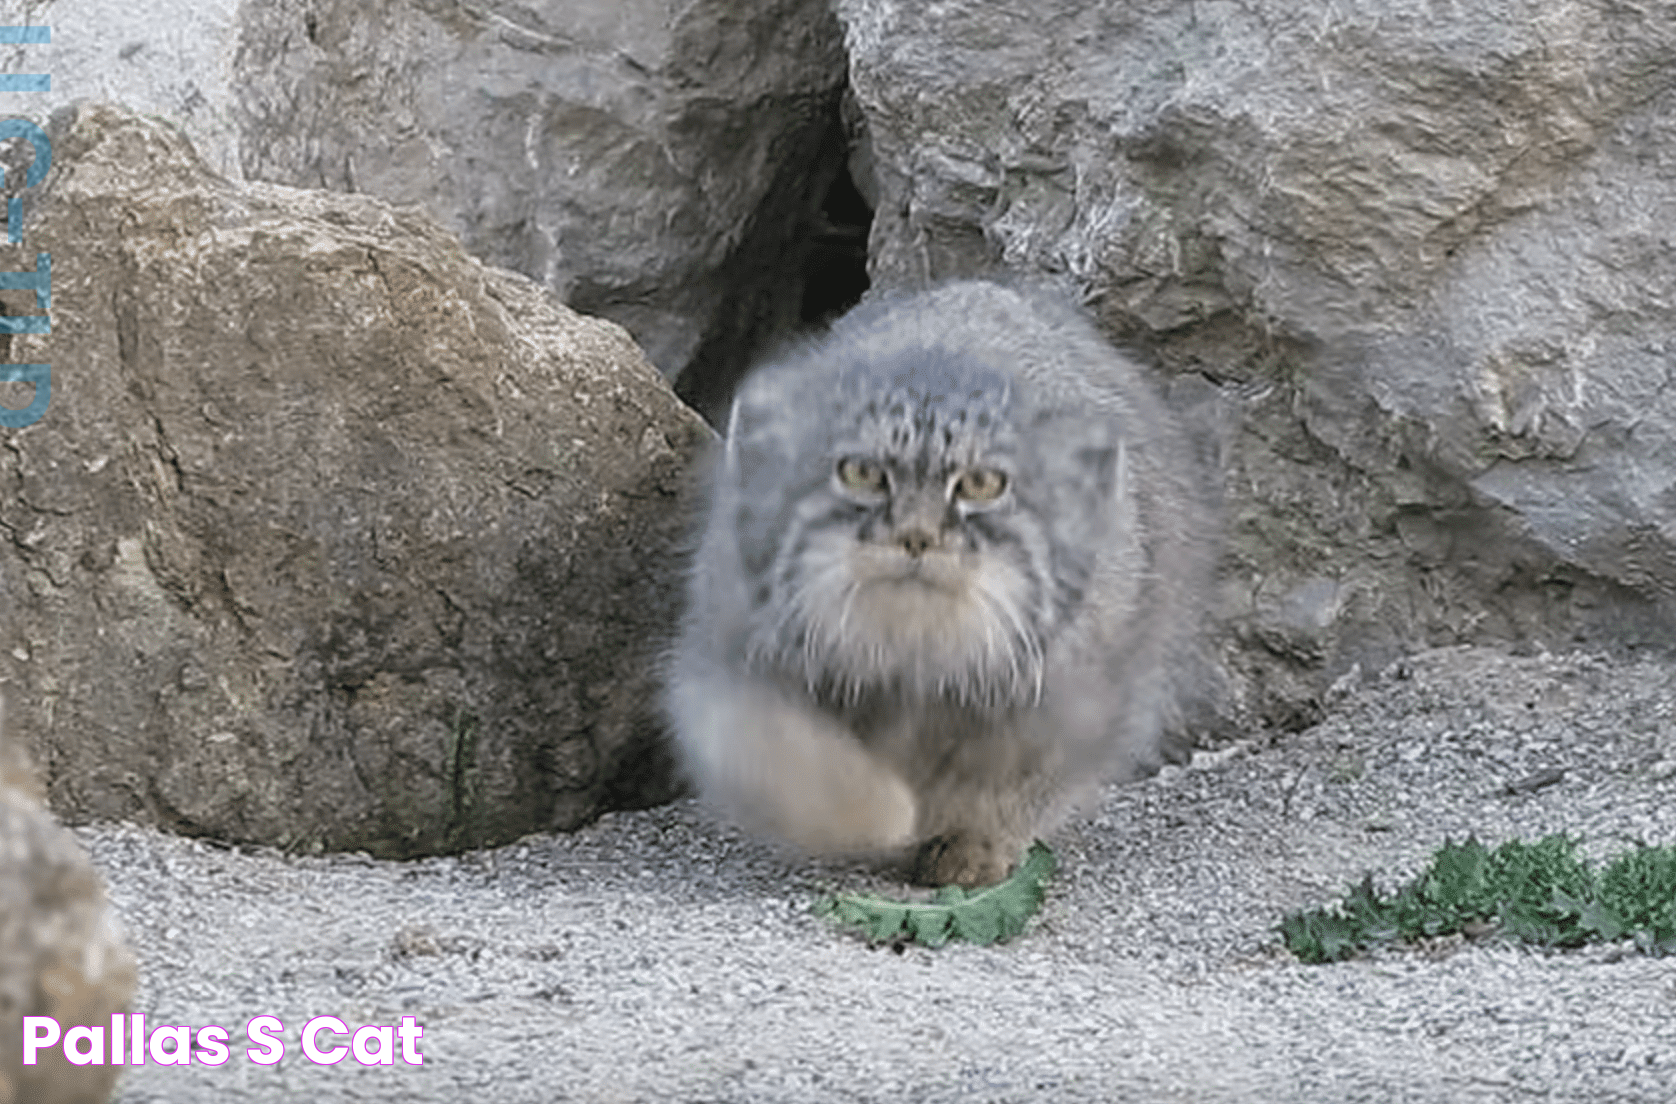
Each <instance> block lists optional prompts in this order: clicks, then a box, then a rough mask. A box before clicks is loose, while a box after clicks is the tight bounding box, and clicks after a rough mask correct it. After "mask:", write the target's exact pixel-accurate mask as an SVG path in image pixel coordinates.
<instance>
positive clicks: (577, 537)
mask: <svg viewBox="0 0 1676 1104" xmlns="http://www.w3.org/2000/svg"><path fill="white" fill-rule="evenodd" d="M52 145H53V157H54V165H53V170H52V175H51V176H50V177H49V179H48V180H47V182H46V184H45V186H44V187H45V196H44V198H43V200H42V201H41V203H40V206H39V207H38V208H37V211H36V214H35V217H33V218H32V219H31V220H30V221H29V222H28V224H27V229H26V232H25V234H24V241H23V245H24V247H26V248H27V249H29V250H30V251H35V250H41V251H48V252H50V253H51V254H52V258H53V260H52V273H53V281H54V288H53V301H52V333H51V334H50V335H38V336H37V335H20V336H16V337H12V338H10V348H9V349H7V350H4V351H5V352H7V354H8V355H7V356H6V357H5V358H4V359H7V360H11V361H28V362H51V363H52V365H53V391H52V400H51V404H50V407H49V409H48V411H47V413H46V415H45V417H43V418H42V419H41V420H40V421H38V422H36V423H35V424H33V425H31V426H28V427H27V428H24V429H21V430H10V431H7V435H6V437H5V438H4V447H3V448H0V536H3V537H4V538H5V539H4V542H3V543H0V646H3V654H0V681H5V682H6V684H7V685H9V686H10V687H13V688H14V691H13V693H12V694H11V702H12V716H13V723H14V725H15V726H16V728H17V730H18V731H19V733H20V734H21V735H22V736H24V737H26V738H27V740H28V741H29V742H30V744H31V745H32V746H33V747H34V749H35V751H36V755H37V760H38V761H39V762H40V763H41V765H42V767H43V769H44V774H45V777H46V780H47V784H48V787H49V796H50V799H51V802H52V804H53V806H54V808H55V809H56V810H58V811H59V813H60V814H61V815H63V816H65V817H67V818H70V819H81V818H89V817H119V818H132V819H137V820H144V821H150V822H154V823H158V824H161V825H163V826H165V827H172V828H175V829H177V830H184V831H189V832H193V833H209V834H215V835H217V836H221V837H223V838H228V839H235V840H254V841H264V842H268V843H275V844H280V845H284V846H290V847H311V846H327V847H333V848H365V849H368V850H370V851H373V852H375V853H379V854H386V855H404V854H411V853H416V852H425V851H434V850H441V849H452V848H458V847H464V846H470V845H474V844H477V843H480V842H481V843H486V842H491V841H497V840H506V839H509V838H515V837H516V836H518V835H520V834H522V833H525V832H530V831H535V830H539V829H547V828H565V827H571V826H574V825H576V824H578V823H580V822H582V821H584V820H585V819H587V818H588V817H590V816H591V815H593V814H594V813H596V812H598V811H599V810H600V809H601V808H604V807H608V806H615V805H622V804H641V803H645V802H650V801H655V800H661V799H664V798H667V797H668V796H669V794H670V793H671V792H672V783H671V778H670V774H669V766H668V762H667V760H666V759H665V758H664V756H663V755H662V753H661V752H660V751H659V750H658V749H659V747H660V744H659V743H658V739H657V737H658V726H657V722H656V719H655V713H654V710H653V708H652V704H651V703H652V698H653V690H652V687H653V667H654V663H655V657H656V654H657V649H658V647H659V642H660V640H661V639H662V638H663V636H664V634H665V633H666V632H667V631H668V630H669V628H670V625H671V622H672V620H673V616H674V615H673V608H674V603H675V601H676V595H675V585H674V578H675V574H674V572H673V571H672V569H671V566H670V564H669V563H668V560H669V558H670V556H671V550H672V548H673V546H674V544H675V542H676V541H677V540H678V538H679V534H680V532H681V529H682V517H681V515H680V511H679V510H676V509H673V508H672V506H673V503H674V502H675V498H676V495H677V493H678V490H679V484H680V482H681V473H682V471H683V470H684V469H685V468H686V467H687V465H688V463H689V462H690V460H691V458H692V456H693V455H694V453H695V451H696V450H697V449H699V448H700V447H702V445H703V444H704V442H705V441H706V440H707V438H708V436H709V432H708V430H707V429H705V427H704V426H703V423H702V422H701V421H700V420H699V419H698V418H697V417H696V416H695V415H694V414H693V413H692V412H691V411H690V410H687V409H686V408H685V407H683V406H682V405H681V404H680V403H679V401H678V400H677V399H675V397H674V396H673V395H672V394H671V393H670V391H669V390H668V388H667V387H666V386H665V385H664V384H663V382H662V381H661V380H660V379H659V378H658V376H657V373H656V372H655V370H654V369H653V368H652V367H651V365H649V364H647V363H646V361H645V360H644V359H643V358H642V357H641V355H640V353H639V351H638V350H637V349H636V348H635V347H634V345H633V343H632V342H631V341H630V340H629V339H628V337H627V335H626V334H624V333H623V332H622V331H621V330H620V329H618V328H617V327H615V326H612V325H610V324H607V323H601V322H597V321H594V320H590V319H585V318H582V317H580V316H578V315H576V314H574V313H572V312H571V311H569V310H567V309H565V308H563V307H562V306H560V305H558V304H556V303H555V302H553V301H552V299H551V297H549V296H548V295H547V294H545V293H544V292H543V291H542V290H541V289H539V288H538V287H536V286H534V285H533V284H531V283H530V282H529V281H527V280H525V279H524V278H522V277H519V276H516V275H514V274H511V273H506V272H501V271H497V270H494V269H490V268H487V267H485V266H483V265H482V264H480V263H478V262H477V261H474V260H472V259H471V258H469V257H468V256H466V254H465V253H464V252H463V251H462V249H461V248H460V246H459V243H458V241H457V240H456V239H455V238H454V237H453V236H452V235H450V234H448V233H447V232H446V231H444V230H443V229H442V228H440V227H439V226H437V225H436V224H435V223H434V222H433V221H432V220H431V219H430V218H428V217H427V216H425V215H424V214H423V213H422V212H420V211H418V210H416V209H393V208H391V207H389V206H387V205H385V204H383V203H380V202H378V201H375V200H371V199H368V198H364V197H358V196H344V195H334V194H330V193H324V192H304V191H297V190H293V189H289V188H283V187H278V186H272V185H260V184H250V185H233V184H230V183H228V182H227V181H225V180H223V179H221V178H219V177H217V176H215V175H213V174H212V173H210V172H209V171H208V170H207V169H206V168H205V167H204V165H203V164H202V163H201V162H200V161H199V160H198V159H197V158H196V157H195V156H194V154H193V152H192V150H191V147H190V146H189V145H188V143H187V142H186V141H185V140H184V139H183V138H182V137H181V136H180V135H179V134H178V133H177V132H175V131H173V130H172V129H171V128H169V127H168V126H167V125H166V124H163V123H161V122H158V121H154V120H147V119H142V118H139V117H137V116H133V115H130V114H127V113H124V112H120V111H117V110H115V109H110V108H103V107H81V108H76V109H71V110H69V111H67V112H65V113H62V114H60V115H59V116H57V117H55V119H54V126H53V128H52ZM29 294H30V293H27V292H8V293H6V296H7V300H6V301H7V304H8V306H9V307H10V308H11V310H12V313H23V312H24V311H25V310H26V309H27V310H33V309H34V308H33V307H32V306H29V305H27V301H28V299H29ZM12 405H18V404H17V403H16V402H15V401H14V402H13V403H12Z"/></svg>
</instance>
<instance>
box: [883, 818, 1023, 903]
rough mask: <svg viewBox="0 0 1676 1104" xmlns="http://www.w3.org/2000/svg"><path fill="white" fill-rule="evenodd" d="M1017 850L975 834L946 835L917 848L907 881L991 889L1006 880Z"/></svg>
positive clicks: (1014, 861) (1014, 862) (1018, 850)
mask: <svg viewBox="0 0 1676 1104" xmlns="http://www.w3.org/2000/svg"><path fill="white" fill-rule="evenodd" d="M1020 851H1021V848H1020V847H1019V846H1018V845H1017V844H1015V843H1014V842H1013V841H1011V840H1003V839H1000V838H997V837H995V836H985V835H979V834H978V833H976V832H958V831H957V832H946V833H944V834H943V835H940V836H932V837H931V838H930V839H928V840H926V841H925V842H924V843H922V844H920V846H919V850H918V851H917V852H916V853H915V854H914V857H913V860H912V861H911V862H910V863H909V871H908V877H909V878H910V879H912V880H913V881H915V882H917V883H919V884H920V885H928V886H944V885H959V886H965V887H966V888H967V889H971V888H973V887H975V886H986V885H994V884H995V883H997V882H1004V881H1006V880H1007V875H1008V874H1011V873H1012V869H1013V866H1014V864H1016V863H1017V861H1018V857H1019V853H1020Z"/></svg>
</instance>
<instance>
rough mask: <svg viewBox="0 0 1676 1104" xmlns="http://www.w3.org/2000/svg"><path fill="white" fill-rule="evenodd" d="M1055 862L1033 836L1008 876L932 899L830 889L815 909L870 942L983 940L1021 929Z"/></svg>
mask: <svg viewBox="0 0 1676 1104" xmlns="http://www.w3.org/2000/svg"><path fill="white" fill-rule="evenodd" d="M1057 865H1058V864H1057V863H1056V861H1055V860H1054V857H1053V852H1052V851H1050V850H1049V849H1048V847H1047V845H1046V844H1044V843H1042V842H1041V841H1040V840H1038V841H1037V842H1036V843H1034V844H1032V845H1031V846H1030V850H1029V852H1028V853H1027V854H1026V855H1025V856H1024V861H1023V862H1021V863H1019V864H1018V869H1016V870H1014V871H1013V874H1012V877H1010V878H1008V879H1007V880H1006V881H1004V882H1000V883H998V884H996V885H992V886H984V887H983V888H981V889H974V890H965V889H962V888H961V887H959V886H954V885H950V886H944V887H943V888H941V889H939V890H938V891H937V897H936V900H935V901H931V902H928V903H924V904H921V903H918V902H913V901H891V900H887V899H886V898H883V897H873V896H870V895H866V894H834V895H831V896H827V897H823V898H821V899H820V900H819V901H817V902H815V913H816V915H818V916H822V917H824V918H826V919H828V920H831V921H833V922H834V923H836V924H839V925H842V926H844V927H850V928H856V929H859V930H860V931H862V932H863V933H865V934H866V936H867V938H868V940H869V941H870V942H873V943H912V942H919V943H923V944H924V945H925V946H927V947H941V946H942V945H943V944H945V943H947V942H948V941H949V940H951V939H964V940H965V941H966V942H968V943H976V944H977V945H979V946H987V945H989V944H991V943H996V942H1005V941H1006V940H1008V939H1011V938H1012V937H1013V936H1015V935H1017V934H1018V933H1019V932H1021V931H1023V930H1024V922H1025V921H1026V920H1028V919H1030V917H1031V916H1032V915H1034V914H1035V912H1036V910H1037V909H1039V908H1041V906H1042V894H1043V892H1044V887H1045V886H1046V884H1047V880H1048V878H1050V877H1052V875H1053V871H1054V869H1055V867H1056V866H1057Z"/></svg>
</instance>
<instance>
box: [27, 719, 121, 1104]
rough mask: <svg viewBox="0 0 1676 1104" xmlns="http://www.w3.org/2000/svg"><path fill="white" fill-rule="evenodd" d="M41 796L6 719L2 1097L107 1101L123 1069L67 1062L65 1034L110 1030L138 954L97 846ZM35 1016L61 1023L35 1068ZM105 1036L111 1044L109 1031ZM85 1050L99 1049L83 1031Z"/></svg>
mask: <svg viewBox="0 0 1676 1104" xmlns="http://www.w3.org/2000/svg"><path fill="white" fill-rule="evenodd" d="M40 796H41V795H40V789H39V786H38V784H37V783H36V781H35V779H34V777H33V775H32V773H31V772H30V770H29V766H28V764H27V762H26V761H25V757H24V756H23V754H22V752H21V749H20V748H19V747H18V746H17V743H16V741H9V740H8V739H7V735H6V732H5V729H4V725H3V718H0V1038H4V1039H5V1040H6V1044H5V1045H4V1046H3V1047H0V1101H4V1102H5V1104H97V1102H98V1101H102V1100H104V1099H106V1098H107V1097H108V1096H109V1095H110V1091H111V1086H112V1085H113V1084H114V1083H115V1082H116V1075H117V1073H118V1069H117V1067H115V1066H110V1065H105V1064H103V1063H100V1064H97V1065H85V1066H78V1065H74V1064H72V1063H71V1062H69V1061H67V1060H66V1058H65V1055H64V1051H63V1040H64V1035H65V1034H66V1033H67V1032H69V1030H70V1029H71V1028H72V1027H76V1026H85V1027H92V1028H97V1029H98V1030H100V1031H101V1032H109V1031H110V1025H111V1014H112V1013H115V1012H122V1011H125V1010H126V1009H127V1008H128V1004H129V1000H130V999H131V998H132V997H133V995H134V982H135V970H134V954H133V952H132V951H130V950H129V949H128V947H127V944H126V943H125V941H124V939H123V937H122V935H121V933H120V931H119V929H118V927H117V925H116V922H115V919H114V917H113V916H112V914H111V911H110V908H109V906H108V905H107V903H106V900H105V887H104V883H103V881H102V879H101V878H100V877H99V873H98V871H96V870H94V869H93V864H92V863H90V862H89V861H88V858H87V852H86V851H84V850H83V849H82V846H81V844H79V843H78V842H77V841H76V838H75V836H73V835H71V834H70V833H69V832H68V831H67V830H65V829H64V828H62V827H60V826H59V825H58V824H57V822H55V821H54V820H53V818H52V814H50V813H49V812H47V810H46V809H45V808H43V807H42V805H41V804H40ZM26 1016H47V1017H51V1018H52V1020H53V1021H54V1022H55V1023H56V1024H57V1026H58V1029H59V1034H58V1040H57V1045H54V1046H52V1047H51V1048H50V1049H48V1048H43V1049H40V1050H38V1051H37V1052H36V1054H35V1059H36V1060H35V1062H33V1063H31V1064H30V1065H27V1066H26V1065H24V1064H23V1057H24V1055H23V1040H24V1038H25V1036H24V1031H23V1028H24V1022H23V1021H24V1017H26ZM31 1037H32V1038H37V1039H38V1038H41V1036H39V1035H35V1034H33V1033H32V1034H31ZM101 1042H102V1043H103V1044H104V1045H106V1046H108V1045H109V1037H108V1036H101ZM75 1049H76V1052H77V1053H78V1054H86V1053H87V1052H88V1050H89V1049H90V1047H89V1044H88V1043H87V1042H86V1041H83V1040H81V1039H79V1038H78V1039H77V1041H76V1043H75Z"/></svg>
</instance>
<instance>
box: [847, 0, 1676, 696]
mask: <svg viewBox="0 0 1676 1104" xmlns="http://www.w3.org/2000/svg"><path fill="white" fill-rule="evenodd" d="M836 6H837V10H838V13H839V16H840V19H841V20H842V22H843V23H844V25H845V29H846V35H847V43H848V48H849V51H850V57H851V65H852V82H853V91H854V94H855V96H856V98H857V100H858V101H859V103H860V105H861V107H862V108H863V110H864V112H865V114H866V116H867V123H868V127H869V131H870V135H871V143H872V154H873V157H874V161H875V164H876V173H877V181H876V186H877V191H878V195H879V201H878V211H877V214H876V218H875V221H874V224H873V232H872V242H871V265H872V272H873V275H874V277H875V280H876V281H878V282H884V283H901V282H917V281H920V280H924V279H934V278H942V277H948V276H955V275H962V274H968V273H972V272H979V271H983V270H987V269H990V268H995V267H1007V268H1012V269H1025V270H1047V271H1057V272H1068V273H1070V274H1072V275H1073V276H1074V277H1075V278H1076V279H1077V280H1079V281H1080V282H1081V284H1082V286H1083V287H1084V288H1085V289H1086V290H1087V292H1088V294H1089V297H1090V299H1091V301H1092V302H1094V303H1095V304H1096V305H1097V307H1098V309H1099V310H1100V312H1101V315H1102V318H1103V320H1104V321H1105V322H1106V324H1107V325H1108V328H1109V329H1110V330H1111V332H1112V333H1113V334H1114V335H1116V336H1118V337H1120V338H1122V339H1125V340H1127V341H1129V342H1131V343H1133V344H1134V345H1136V346H1137V347H1138V348H1140V349H1141V350H1142V352H1143V353H1144V354H1145V355H1147V356H1148V357H1149V358H1151V359H1153V360H1154V361H1155V362H1156V363H1157V364H1159V365H1160V366H1161V367H1162V368H1163V369H1164V370H1165V371H1166V373H1167V374H1169V375H1171V376H1173V377H1174V379H1175V384H1174V386H1173V387H1172V390H1173V391H1174V392H1175V393H1176V396H1177V398H1178V399H1179V400H1181V402H1182V404H1183V405H1184V406H1187V407H1195V408H1197V411H1196V412H1197V413H1205V414H1208V415H1209V418H1208V421H1209V422H1210V424H1211V425H1212V426H1213V427H1215V426H1219V427H1220V430H1219V432H1220V433H1221V441H1220V444H1221V446H1222V448H1223V449H1224V461H1225V464H1226V473H1227V479H1226V490H1227V499H1228V507H1229V509H1228V513H1229V540H1230V552H1229V556H1228V560H1227V564H1226V566H1227V568H1228V572H1227V590H1226V594H1225V596H1224V613H1225V615H1226V617H1227V619H1228V621H1229V622H1230V623H1231V624H1232V625H1233V626H1234V627H1235V629H1236V636H1235V644H1236V645H1238V646H1237V647H1235V648H1233V649H1232V650H1231V653H1230V654H1231V661H1232V663H1233V664H1234V665H1235V666H1236V667H1239V668H1242V669H1243V670H1245V671H1246V672H1247V673H1248V674H1249V675H1250V676H1251V677H1250V678H1249V679H1248V680H1247V681H1246V682H1245V684H1244V685H1245V693H1246V699H1247V704H1249V705H1250V706H1252V707H1253V708H1254V709H1255V710H1256V711H1257V713H1258V714H1259V715H1260V716H1263V717H1264V718H1266V719H1268V720H1271V721H1276V722H1282V723H1296V722H1299V721H1302V720H1307V719H1308V718H1309V717H1310V716H1311V715H1313V702H1314V700H1315V697H1316V695H1318V693H1319V691H1320V689H1321V688H1322V687H1323V686H1324V685H1325V684H1327V683H1328V682H1330V681H1331V680H1332V679H1333V678H1335V677H1337V676H1338V675H1340V674H1341V673H1343V672H1344V671H1346V670H1347V669H1349V668H1350V667H1352V666H1353V665H1354V664H1356V663H1358V662H1360V663H1362V664H1364V665H1370V664H1378V663H1381V662H1383V661H1384V660H1385V659H1387V658H1389V657H1390V656H1391V655H1393V654H1395V653H1397V652H1399V651H1402V650H1405V649H1408V648H1413V647H1417V646H1422V645H1425V644H1441V643H1449V642H1457V641H1486V640H1502V641H1514V642H1520V643H1525V644H1532V645H1534V644H1553V645H1570V644H1573V643H1575V642H1577V641H1580V640H1581V641H1588V642H1590V643H1596V644H1604V645H1611V644H1617V645H1625V646H1637V645H1643V644H1649V643H1669V642H1670V641H1671V640H1673V639H1676V636H1673V629H1676V607H1673V602H1672V598H1673V596H1676V387H1673V386H1671V381H1672V374H1671V357H1672V349H1671V337H1670V335H1671V333H1672V331H1673V330H1676V249H1672V248H1671V239H1670V229H1669V228H1670V227H1671V226H1672V225H1676V174H1673V173H1672V171H1671V165H1672V163H1673V161H1676V22H1673V21H1672V20H1671V19H1670V18H1669V17H1668V12H1666V11H1664V10H1663V9H1659V8H1656V7H1643V8H1635V7H1624V6H1623V5H1620V4H1614V3H1610V2H1608V0H1580V2H1578V3H1572V4H1567V5H1564V6H1563V7H1562V8H1556V7H1554V6H1553V5H1551V4H1543V3H1540V2H1538V0H1498V2H1494V3H1486V4H1470V5H1454V6H1450V5H1443V6H1438V5H1426V4H1418V5H1417V4H1409V3H1380V4H1362V5H1355V4H1352V5H1331V6H1328V7H1326V8H1320V7H1317V6H1299V5H1296V4H1290V3H1287V2H1285V0H1256V2H1254V3H1246V4H1221V3H1199V4H1181V3H1175V2H1173V0H1143V2H1140V3H1126V4H1121V5H1118V4H1087V3H1081V2H1072V0H1047V2H1045V3H1042V4H1037V5H1033V6H1031V7H1030V8H1029V9H1028V10H1026V9H1024V8H1019V7H1014V6H1008V5H996V4H981V3H955V4H938V5H924V4H911V3H902V2H900V0H837V5H836ZM1205 381H1209V383H1208V384H1207V383H1206V382H1205Z"/></svg>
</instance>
